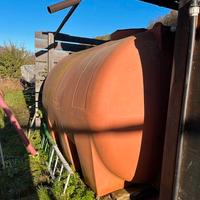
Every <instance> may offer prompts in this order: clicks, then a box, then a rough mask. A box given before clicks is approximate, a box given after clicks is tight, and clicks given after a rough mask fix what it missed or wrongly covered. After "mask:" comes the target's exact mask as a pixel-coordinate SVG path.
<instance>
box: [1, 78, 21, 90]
mask: <svg viewBox="0 0 200 200" xmlns="http://www.w3.org/2000/svg"><path fill="white" fill-rule="evenodd" d="M0 90H2V91H3V92H4V93H5V92H6V91H18V90H22V86H21V85H20V81H19V79H0Z"/></svg>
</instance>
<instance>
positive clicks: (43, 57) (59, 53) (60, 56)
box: [36, 50, 70, 63]
mask: <svg viewBox="0 0 200 200" xmlns="http://www.w3.org/2000/svg"><path fill="white" fill-rule="evenodd" d="M69 54H70V52H68V51H57V50H55V51H54V55H53V56H54V62H59V61H60V60H61V59H63V58H64V57H65V56H68V55H69ZM36 61H37V62H41V63H47V62H48V54H47V52H46V53H43V54H40V55H39V56H37V57H36Z"/></svg>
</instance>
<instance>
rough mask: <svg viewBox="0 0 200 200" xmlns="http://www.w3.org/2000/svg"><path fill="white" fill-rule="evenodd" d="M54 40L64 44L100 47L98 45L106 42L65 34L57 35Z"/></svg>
mask: <svg viewBox="0 0 200 200" xmlns="http://www.w3.org/2000/svg"><path fill="white" fill-rule="evenodd" d="M55 40H58V41H65V42H74V43H82V44H91V45H100V44H103V43H105V42H107V41H105V40H98V39H94V38H85V37H78V36H72V35H67V34H63V33H59V34H57V35H56V37H55Z"/></svg>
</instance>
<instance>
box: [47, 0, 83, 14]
mask: <svg viewBox="0 0 200 200" xmlns="http://www.w3.org/2000/svg"><path fill="white" fill-rule="evenodd" d="M79 3H80V0H68V1H62V2H59V3H56V4H53V5H51V6H48V7H47V9H48V11H49V13H51V14H52V13H55V12H58V11H60V10H63V9H65V8H68V7H70V6H74V5H76V4H79Z"/></svg>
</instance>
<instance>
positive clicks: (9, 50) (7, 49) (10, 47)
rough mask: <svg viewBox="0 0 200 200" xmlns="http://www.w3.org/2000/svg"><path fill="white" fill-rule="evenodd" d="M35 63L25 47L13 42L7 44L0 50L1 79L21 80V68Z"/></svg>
mask: <svg viewBox="0 0 200 200" xmlns="http://www.w3.org/2000/svg"><path fill="white" fill-rule="evenodd" d="M33 63H34V57H33V55H32V54H31V53H30V52H28V51H27V50H26V49H25V48H24V47H18V46H17V45H16V44H14V43H11V42H10V43H9V44H5V45H4V46H3V47H1V50H0V78H19V77H20V67H21V66H22V65H25V64H33Z"/></svg>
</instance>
